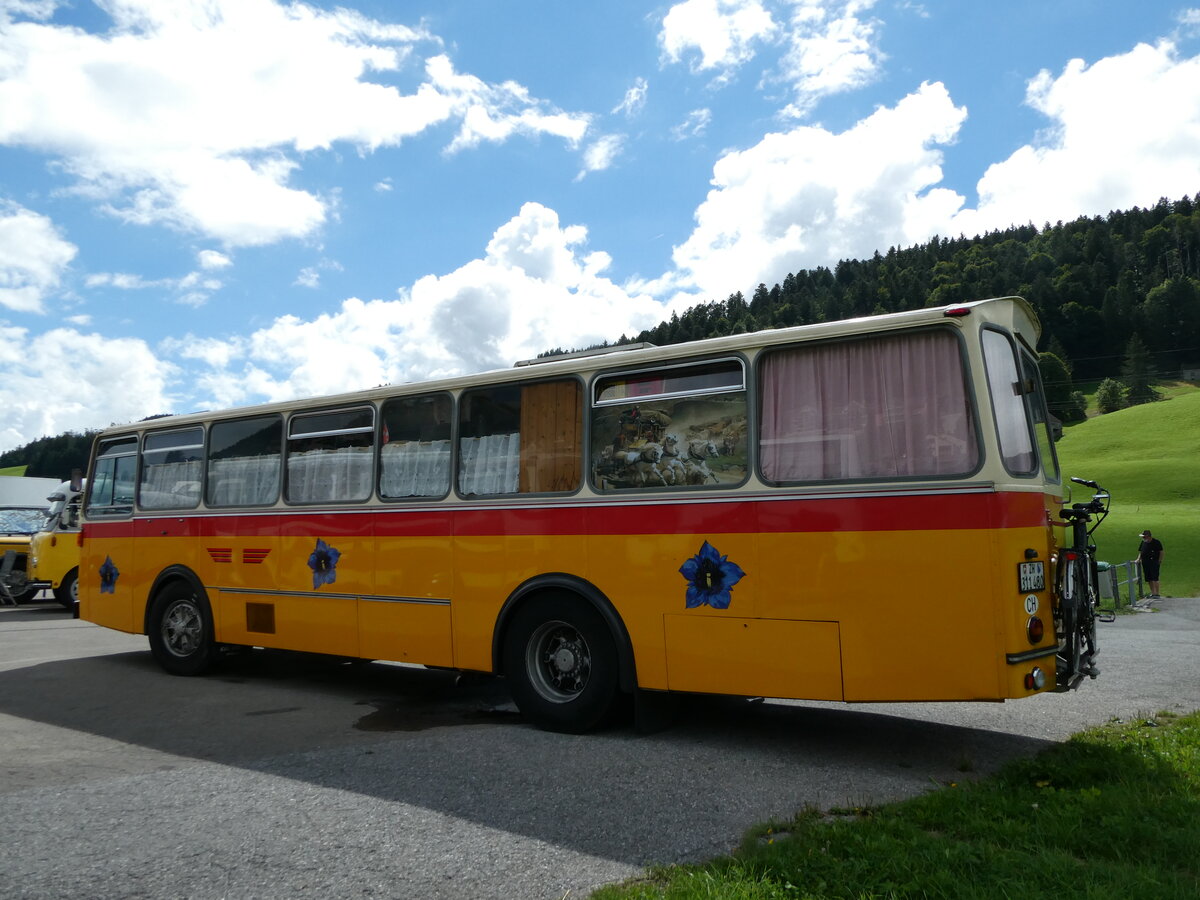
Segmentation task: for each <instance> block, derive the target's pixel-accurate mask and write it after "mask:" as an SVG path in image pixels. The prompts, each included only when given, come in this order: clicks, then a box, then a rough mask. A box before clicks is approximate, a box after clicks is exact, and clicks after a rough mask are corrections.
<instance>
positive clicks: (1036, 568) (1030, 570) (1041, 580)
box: [1017, 562, 1046, 593]
mask: <svg viewBox="0 0 1200 900" xmlns="http://www.w3.org/2000/svg"><path fill="white" fill-rule="evenodd" d="M1017 581H1019V582H1020V584H1021V587H1020V590H1021V593H1027V592H1028V591H1044V590H1045V589H1046V564H1045V563H1043V562H1023V563H1021V564H1020V565H1018V566H1017Z"/></svg>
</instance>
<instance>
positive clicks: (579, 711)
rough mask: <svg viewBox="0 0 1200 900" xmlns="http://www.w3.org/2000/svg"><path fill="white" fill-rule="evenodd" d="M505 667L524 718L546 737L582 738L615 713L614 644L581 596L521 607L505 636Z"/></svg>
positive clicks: (539, 599)
mask: <svg viewBox="0 0 1200 900" xmlns="http://www.w3.org/2000/svg"><path fill="white" fill-rule="evenodd" d="M503 664H504V674H505V677H507V679H508V682H509V688H510V690H511V692H512V695H513V700H514V701H516V704H517V707H518V708H519V709H520V710H521V713H522V714H523V715H524V716H525V717H526V718H527V719H528V720H529V721H531V722H533V723H534V724H535V725H537V726H539V727H541V728H545V729H547V730H548V731H561V732H567V733H569V734H582V733H583V732H585V731H590V730H591V729H593V728H595V727H596V726H597V725H599V724H601V723H602V722H603V721H604V720H605V719H606V718H607V717H608V716H609V714H610V713H611V712H612V711H613V709H614V708H615V705H616V700H617V695H618V677H617V649H616V644H615V642H614V641H613V636H612V633H611V632H610V631H609V628H608V625H607V624H606V623H605V621H604V619H603V617H602V616H601V615H600V613H599V612H597V611H596V609H595V608H594V607H593V606H592V605H591V604H590V603H588V602H587V601H586V600H584V599H583V598H582V597H579V596H578V595H575V594H569V593H562V592H556V593H549V594H540V595H538V596H536V597H531V598H530V599H529V600H527V601H526V602H525V603H523V604H522V605H521V607H520V608H519V609H518V610H517V611H516V612H515V613H514V615H513V618H512V621H511V623H510V624H509V627H508V630H507V633H506V634H505V638H504V655H503Z"/></svg>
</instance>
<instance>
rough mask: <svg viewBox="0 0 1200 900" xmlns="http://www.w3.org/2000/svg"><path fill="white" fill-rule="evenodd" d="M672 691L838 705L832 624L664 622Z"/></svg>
mask: <svg viewBox="0 0 1200 900" xmlns="http://www.w3.org/2000/svg"><path fill="white" fill-rule="evenodd" d="M663 626H664V630H665V633H666V642H667V681H668V686H669V687H670V689H671V690H673V691H696V692H700V693H709V694H745V695H748V696H767V697H796V698H804V699H808V700H841V699H842V664H841V649H840V645H839V644H840V641H839V636H838V624H837V623H836V622H793V621H785V620H779V619H735V618H726V617H725V616H716V615H702V614H668V615H665V616H663Z"/></svg>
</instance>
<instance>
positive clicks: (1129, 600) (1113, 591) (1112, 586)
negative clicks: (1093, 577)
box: [1099, 559, 1145, 609]
mask: <svg viewBox="0 0 1200 900" xmlns="http://www.w3.org/2000/svg"><path fill="white" fill-rule="evenodd" d="M1102 565H1104V564H1102ZM1099 575H1100V599H1101V600H1112V601H1113V606H1114V607H1115V608H1117V609H1120V608H1121V607H1122V606H1133V605H1134V604H1135V603H1137V602H1138V600H1140V599H1142V597H1144V596H1145V591H1144V588H1145V581H1144V580H1143V579H1142V567H1141V566H1140V565H1138V561H1137V560H1136V559H1131V560H1128V561H1127V562H1119V563H1107V568H1104V569H1101V571H1100V572H1099Z"/></svg>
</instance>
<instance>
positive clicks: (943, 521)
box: [88, 492, 1047, 539]
mask: <svg viewBox="0 0 1200 900" xmlns="http://www.w3.org/2000/svg"><path fill="white" fill-rule="evenodd" d="M1046 524H1047V521H1046V506H1045V499H1044V497H1043V495H1042V494H1037V493H950V492H946V493H939V494H918V495H908V496H873V497H821V498H815V499H808V500H803V499H789V500H763V499H758V498H755V499H746V500H725V501H709V502H705V501H702V500H698V501H694V502H685V503H654V502H644V501H643V502H637V503H621V504H612V503H604V502H598V503H595V504H578V505H562V506H558V505H551V506H531V507H511V506H508V507H506V506H497V507H496V508H494V509H480V508H471V509H463V508H461V507H452V506H445V507H439V508H436V509H421V510H405V509H388V508H374V509H371V510H369V511H368V510H363V511H361V512H359V511H355V512H352V513H345V512H318V511H315V510H287V511H283V512H270V513H256V514H253V515H244V516H238V515H228V514H218V515H200V516H195V517H192V518H178V519H165V518H156V519H153V520H149V519H140V520H134V521H128V520H127V521H122V522H92V523H89V524H88V537H89V538H95V539H103V538H119V537H132V536H134V535H137V536H144V537H153V536H166V535H169V536H171V537H205V538H214V537H239V538H248V537H277V536H281V535H282V536H285V537H286V536H289V535H290V536H305V535H316V536H319V537H324V538H329V537H351V538H354V537H371V536H372V535H377V536H381V537H449V536H450V535H452V534H453V535H457V536H464V537H485V536H503V535H521V536H533V535H604V534H756V533H766V534H769V533H791V532H823V531H958V530H978V529H989V528H1029V527H1044V526H1045V525H1046Z"/></svg>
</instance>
